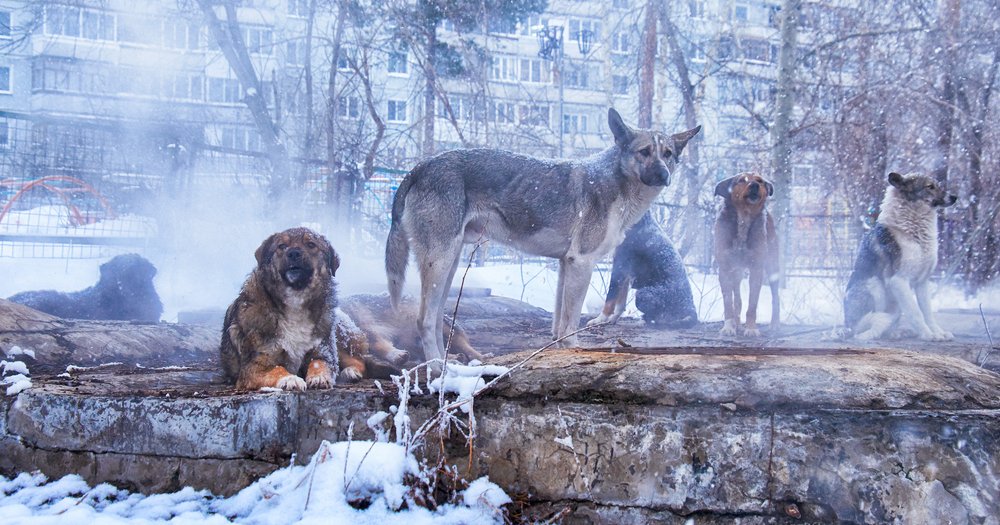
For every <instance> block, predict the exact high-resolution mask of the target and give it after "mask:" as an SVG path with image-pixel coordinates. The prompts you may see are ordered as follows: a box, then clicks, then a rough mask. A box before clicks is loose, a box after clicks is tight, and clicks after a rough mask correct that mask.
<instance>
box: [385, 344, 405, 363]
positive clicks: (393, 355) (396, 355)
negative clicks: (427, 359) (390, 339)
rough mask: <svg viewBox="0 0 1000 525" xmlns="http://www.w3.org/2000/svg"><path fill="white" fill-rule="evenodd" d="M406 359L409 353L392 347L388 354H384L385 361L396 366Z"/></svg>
mask: <svg viewBox="0 0 1000 525" xmlns="http://www.w3.org/2000/svg"><path fill="white" fill-rule="evenodd" d="M407 357H410V353H409V352H407V351H406V350H402V349H399V348H396V347H392V348H391V349H390V350H389V351H388V352H386V353H385V359H386V360H387V361H389V362H391V363H394V364H397V365H398V364H399V363H402V362H404V361H406V358H407Z"/></svg>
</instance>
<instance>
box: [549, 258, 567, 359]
mask: <svg viewBox="0 0 1000 525" xmlns="http://www.w3.org/2000/svg"><path fill="white" fill-rule="evenodd" d="M565 289H566V264H565V263H564V262H563V261H562V260H560V261H559V274H558V277H557V278H556V304H555V305H554V307H553V309H552V339H553V340H555V339H559V336H560V335H561V334H562V309H563V294H564V293H565V292H564V290H565Z"/></svg>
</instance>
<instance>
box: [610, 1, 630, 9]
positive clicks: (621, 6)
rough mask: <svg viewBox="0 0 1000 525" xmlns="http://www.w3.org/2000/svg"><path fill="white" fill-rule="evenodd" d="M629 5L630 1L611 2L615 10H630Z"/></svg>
mask: <svg viewBox="0 0 1000 525" xmlns="http://www.w3.org/2000/svg"><path fill="white" fill-rule="evenodd" d="M628 4H629V0H612V1H611V7H614V8H615V9H628V8H629V7H630V6H629V5H628Z"/></svg>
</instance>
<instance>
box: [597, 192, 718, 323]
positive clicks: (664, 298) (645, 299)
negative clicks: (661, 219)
mask: <svg viewBox="0 0 1000 525" xmlns="http://www.w3.org/2000/svg"><path fill="white" fill-rule="evenodd" d="M630 287H631V288H635V289H636V292H635V306H636V308H638V309H639V311H640V312H642V318H643V320H645V321H646V323H649V324H655V325H658V326H663V327H667V328H687V327H690V326H694V325H696V324H698V312H697V311H696V310H695V309H694V297H693V296H692V295H691V283H690V282H688V277H687V271H685V270H684V263H683V262H681V257H680V255H678V253H677V250H675V249H674V245H673V244H671V243H670V240H669V239H667V236H666V235H665V234H664V233H663V230H661V229H660V227H659V226H658V225H657V224H656V221H654V220H653V216H652V214H650V213H648V212H647V213H646V214H645V215H643V216H642V218H641V219H639V222H637V223H636V224H635V225H634V226H632V228H630V229H629V230H628V232H626V233H625V240H624V241H622V243H621V244H620V245H619V246H618V248H617V249H616V250H615V256H614V263H613V265H612V268H611V282H610V284H609V286H608V295H607V299H606V301H605V303H604V309H603V310H602V311H601V315H599V316H597V317H595V318H594V319H592V320H591V321H590V322H589V323H587V324H597V323H602V322H605V321H608V322H611V323H614V322H616V321H618V317H619V316H621V314H622V311H624V310H625V303H626V301H627V300H628V290H629V288H630Z"/></svg>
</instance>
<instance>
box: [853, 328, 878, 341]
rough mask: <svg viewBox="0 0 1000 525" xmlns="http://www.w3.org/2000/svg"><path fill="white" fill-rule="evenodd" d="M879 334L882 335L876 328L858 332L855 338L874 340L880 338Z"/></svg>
mask: <svg viewBox="0 0 1000 525" xmlns="http://www.w3.org/2000/svg"><path fill="white" fill-rule="evenodd" d="M879 335H881V334H879V333H878V332H875V331H874V330H865V331H864V332H861V333H860V334H856V335H855V336H854V338H855V339H857V340H858V341H872V340H874V339H876V338H878V336H879Z"/></svg>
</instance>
